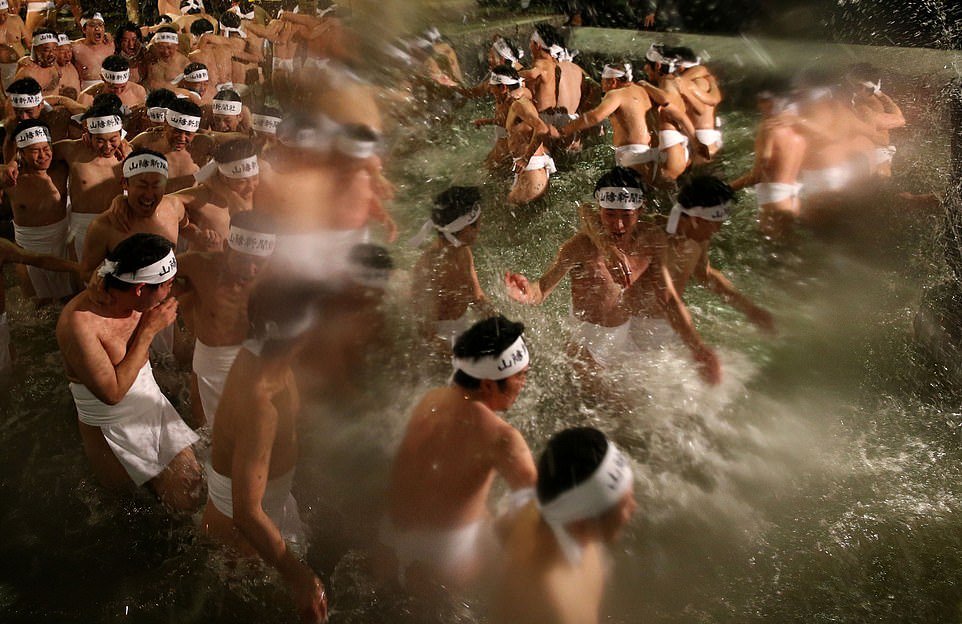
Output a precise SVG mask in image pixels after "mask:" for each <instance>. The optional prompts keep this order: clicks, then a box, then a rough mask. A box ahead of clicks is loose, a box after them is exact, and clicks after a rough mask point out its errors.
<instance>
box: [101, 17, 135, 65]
mask: <svg viewBox="0 0 962 624" xmlns="http://www.w3.org/2000/svg"><path fill="white" fill-rule="evenodd" d="M128 32H132V33H134V35H135V36H136V37H137V41H139V42H140V43H143V42H144V37H143V35H141V34H140V28H138V27H137V24H134V23H133V22H124V23H123V24H121V25H120V26H119V27H118V28H117V30H116V31H115V32H114V54H120V40H121V39H123V37H124V33H128ZM108 58H109V57H108ZM104 60H106V59H104ZM110 71H117V70H115V69H111V70H110Z"/></svg>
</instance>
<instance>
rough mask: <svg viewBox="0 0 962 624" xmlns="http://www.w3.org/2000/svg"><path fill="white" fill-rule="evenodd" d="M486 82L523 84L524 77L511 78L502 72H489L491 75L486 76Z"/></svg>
mask: <svg viewBox="0 0 962 624" xmlns="http://www.w3.org/2000/svg"><path fill="white" fill-rule="evenodd" d="M488 84H493V85H508V86H510V85H523V84H524V78H512V77H511V76H505V75H503V74H496V73H494V72H491V77H490V78H488Z"/></svg>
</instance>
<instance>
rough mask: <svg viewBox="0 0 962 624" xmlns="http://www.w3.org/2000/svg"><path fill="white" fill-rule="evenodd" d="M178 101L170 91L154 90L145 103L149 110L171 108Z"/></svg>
mask: <svg viewBox="0 0 962 624" xmlns="http://www.w3.org/2000/svg"><path fill="white" fill-rule="evenodd" d="M176 99H177V96H176V95H175V94H174V92H173V91H171V90H170V89H154V90H153V91H151V92H150V93H148V94H147V101H146V102H145V103H146V105H147V108H155V107H157V106H163V107H164V108H169V107H170V103H171V102H173V101H174V100H176Z"/></svg>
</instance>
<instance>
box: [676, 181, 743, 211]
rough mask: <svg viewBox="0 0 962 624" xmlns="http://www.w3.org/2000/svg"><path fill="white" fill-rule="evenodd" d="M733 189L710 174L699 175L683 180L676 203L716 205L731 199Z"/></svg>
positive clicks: (690, 206)
mask: <svg viewBox="0 0 962 624" xmlns="http://www.w3.org/2000/svg"><path fill="white" fill-rule="evenodd" d="M734 197H735V191H733V190H732V187H730V186H729V185H728V183H727V182H725V181H724V180H722V179H720V178H716V177H715V176H711V175H699V176H694V177H691V178H689V179H688V180H686V181H684V182H683V183H682V186H681V190H679V191H678V203H679V204H681V205H682V206H684V207H685V208H693V207H695V206H704V207H709V206H718V205H719V204H724V203H725V202H729V201H731V200H732V199H733V198H734Z"/></svg>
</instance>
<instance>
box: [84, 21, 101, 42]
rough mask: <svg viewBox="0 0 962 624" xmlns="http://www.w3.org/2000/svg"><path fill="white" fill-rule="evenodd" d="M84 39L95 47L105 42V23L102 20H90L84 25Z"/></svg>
mask: <svg viewBox="0 0 962 624" xmlns="http://www.w3.org/2000/svg"><path fill="white" fill-rule="evenodd" d="M84 37H86V39H87V43H92V44H95V45H98V44H100V43H101V42H102V41H103V40H104V23H103V22H101V21H100V20H90V21H88V22H87V23H86V24H85V25H84Z"/></svg>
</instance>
